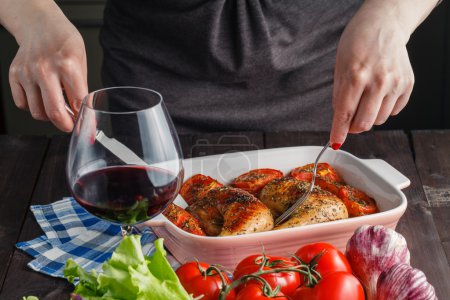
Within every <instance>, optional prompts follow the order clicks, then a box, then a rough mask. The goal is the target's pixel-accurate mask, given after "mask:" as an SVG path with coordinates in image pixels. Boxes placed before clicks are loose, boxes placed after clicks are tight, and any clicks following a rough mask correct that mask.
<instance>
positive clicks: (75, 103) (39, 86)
mask: <svg viewBox="0 0 450 300" xmlns="http://www.w3.org/2000/svg"><path fill="white" fill-rule="evenodd" d="M19 2H20V1H19ZM42 2H45V4H44V5H42V4H40V3H37V2H36V1H29V3H33V4H35V6H34V5H29V6H28V7H27V5H24V8H21V11H20V20H21V22H22V23H21V24H20V25H17V24H14V25H16V26H15V27H14V26H12V27H14V29H15V32H12V30H10V31H11V32H12V33H13V35H14V36H15V38H16V40H17V42H18V44H19V50H18V51H17V54H16V56H15V58H14V60H13V62H12V63H11V67H10V70H9V82H10V85H11V91H12V95H13V98H14V102H15V104H16V105H17V107H19V108H21V109H24V110H29V111H30V113H31V115H32V116H33V118H34V119H36V120H43V121H44V120H49V121H51V122H52V123H53V124H54V125H55V126H56V127H58V128H59V129H60V130H62V131H71V130H72V128H73V120H72V117H71V116H70V115H69V114H68V112H67V110H66V109H65V100H64V96H63V92H65V93H66V95H67V98H68V100H69V104H70V106H71V108H72V109H73V110H75V111H78V110H79V108H80V106H81V101H82V99H83V97H84V96H86V95H87V93H88V87H87V66H86V51H85V47H84V42H83V38H82V37H81V35H80V33H79V32H78V30H77V29H76V28H75V27H74V26H73V25H72V23H70V21H69V20H68V19H67V18H66V17H65V16H64V14H63V13H62V12H61V10H60V9H59V7H57V5H56V4H54V2H53V1H51V2H52V3H53V4H50V3H49V2H47V1H42ZM5 27H7V26H5Z"/></svg>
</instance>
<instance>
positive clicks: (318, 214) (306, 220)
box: [260, 177, 348, 229]
mask: <svg viewBox="0 0 450 300" xmlns="http://www.w3.org/2000/svg"><path fill="white" fill-rule="evenodd" d="M308 189H309V183H308V182H305V181H299V180H297V179H295V178H292V177H285V178H281V179H275V180H273V181H272V182H270V183H268V184H267V185H266V186H265V187H264V188H263V189H262V191H261V193H260V200H261V201H262V202H263V203H264V204H266V205H267V207H269V208H270V210H271V212H272V214H273V215H274V216H275V217H278V216H279V215H281V214H282V213H283V212H284V211H285V210H287V209H288V208H289V207H291V206H292V205H293V204H294V203H295V201H296V200H297V199H298V198H299V197H301V196H302V195H304V194H305V193H307V191H308ZM346 218H348V212H347V208H346V207H345V205H344V204H343V202H342V201H341V200H340V199H339V198H338V197H336V196H335V195H333V194H332V193H330V192H327V191H324V190H322V189H321V188H320V187H314V189H313V191H312V193H311V195H310V196H309V197H308V199H307V200H306V201H305V203H303V204H302V205H301V206H300V207H299V208H298V209H297V210H296V211H294V212H293V214H292V215H291V217H290V218H289V219H288V220H287V221H286V222H284V223H282V224H281V225H280V226H277V227H276V229H280V228H287V227H296V226H301V225H307V224H316V223H321V222H328V221H334V220H340V219H346Z"/></svg>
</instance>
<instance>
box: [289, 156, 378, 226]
mask: <svg viewBox="0 0 450 300" xmlns="http://www.w3.org/2000/svg"><path fill="white" fill-rule="evenodd" d="M313 167H314V164H308V165H305V166H303V167H299V168H295V169H294V170H292V171H291V173H290V175H291V176H292V177H294V178H296V179H298V180H301V181H306V182H311V179H312V173H313ZM315 184H316V185H318V186H320V187H321V188H322V189H324V190H326V191H329V192H331V193H333V194H334V195H336V196H338V197H339V198H340V199H341V200H342V201H343V202H344V204H345V206H346V207H347V211H348V214H349V216H350V217H357V216H364V215H369V214H373V213H376V212H378V208H377V204H376V202H375V200H374V199H372V198H370V197H369V196H367V195H366V194H365V193H364V192H362V191H360V190H357V189H355V188H354V187H351V186H349V185H346V184H345V182H344V181H343V180H342V178H341V177H340V176H339V174H338V173H337V172H336V171H335V170H334V169H333V168H332V167H331V166H330V165H329V164H327V163H319V164H318V165H317V176H316V180H315Z"/></svg>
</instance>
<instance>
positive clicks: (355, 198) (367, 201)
mask: <svg viewBox="0 0 450 300" xmlns="http://www.w3.org/2000/svg"><path fill="white" fill-rule="evenodd" d="M338 197H339V198H340V199H341V200H342V202H344V204H345V206H346V207H347V211H348V215H349V216H350V217H357V216H364V215H370V214H373V213H376V212H377V211H378V208H377V204H376V203H375V200H373V199H372V198H370V197H369V196H367V195H366V194H365V193H364V192H362V191H360V190H357V189H355V188H354V187H351V186H348V185H345V186H342V187H341V188H340V189H339V193H338Z"/></svg>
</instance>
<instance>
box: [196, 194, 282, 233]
mask: <svg viewBox="0 0 450 300" xmlns="http://www.w3.org/2000/svg"><path fill="white" fill-rule="evenodd" d="M187 211H188V212H190V213H191V214H192V215H193V216H194V217H196V218H197V219H198V220H199V222H200V226H202V228H203V230H204V231H205V233H206V234H207V235H209V236H228V235H240V234H246V233H253V232H260V231H267V230H271V229H272V228H273V224H274V223H273V216H272V214H271V212H270V210H269V208H268V207H267V206H265V205H264V204H263V203H262V202H261V201H259V200H258V199H257V198H256V197H255V196H253V195H252V194H250V193H248V192H246V191H243V190H240V189H236V188H231V187H226V186H223V187H218V188H214V189H211V190H209V191H208V193H207V194H206V195H205V196H204V197H203V198H202V199H200V200H197V201H196V202H195V203H193V204H192V205H190V206H189V207H188V208H187Z"/></svg>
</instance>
